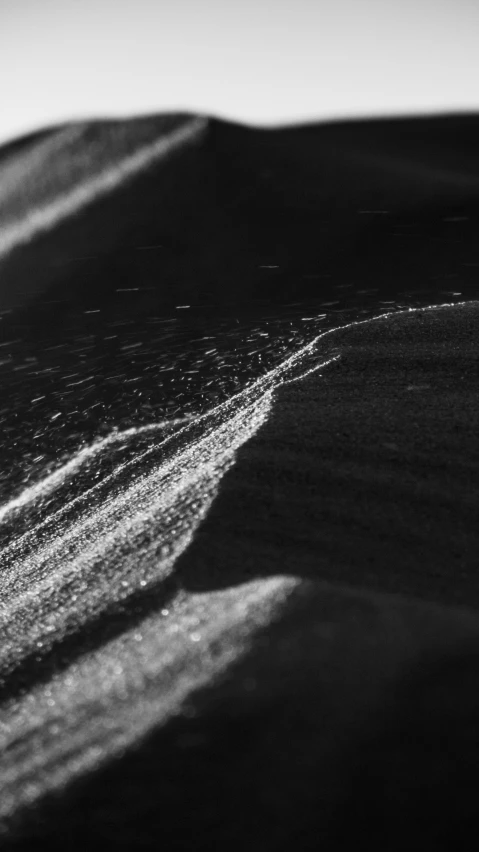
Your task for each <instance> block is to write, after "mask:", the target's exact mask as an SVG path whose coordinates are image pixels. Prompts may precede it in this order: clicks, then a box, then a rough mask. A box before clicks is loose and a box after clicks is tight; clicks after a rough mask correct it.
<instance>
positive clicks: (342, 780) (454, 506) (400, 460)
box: [4, 303, 479, 850]
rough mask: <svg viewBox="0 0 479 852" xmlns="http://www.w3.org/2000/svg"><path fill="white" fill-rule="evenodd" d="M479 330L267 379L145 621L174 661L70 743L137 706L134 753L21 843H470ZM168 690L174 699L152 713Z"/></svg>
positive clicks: (404, 317)
mask: <svg viewBox="0 0 479 852" xmlns="http://www.w3.org/2000/svg"><path fill="white" fill-rule="evenodd" d="M478 321H479V306H478V305H477V303H475V304H469V305H465V306H459V307H441V308H437V309H431V310H429V309H428V310H424V311H421V312H408V313H405V314H401V315H395V316H391V317H383V318H381V319H378V320H375V321H372V322H368V323H366V324H362V325H361V324H358V325H355V326H350V327H348V328H347V329H340V330H337V331H334V332H332V333H328V334H326V335H324V336H322V337H321V338H320V339H319V340H318V343H317V347H316V351H315V352H313V353H311V352H309V353H308V357H307V359H305V363H304V365H303V368H304V370H305V371H306V370H307V369H308V368H310V367H311V365H312V364H313V362H314V360H315V359H316V358H319V359H320V361H321V362H325V361H330V359H331V358H333V357H334V358H336V360H334V361H332V362H330V363H328V365H327V366H326V367H324V368H323V369H322V370H320V371H319V372H313V373H311V374H310V375H308V376H306V377H305V378H303V379H300V380H297V381H293V382H291V381H290V380H286V379H285V380H284V381H283V382H282V383H280V384H279V386H278V387H277V388H276V390H274V393H273V396H272V399H271V407H270V410H269V414H268V416H267V417H266V418H264V419H263V421H262V423H261V425H260V426H259V428H258V429H257V431H256V432H255V433H254V434H253V435H252V436H251V437H249V438H248V440H246V442H244V443H242V444H241V442H238V444H239V447H238V449H237V451H236V458H235V463H234V464H233V465H232V466H229V467H228V468H227V470H226V472H225V473H224V475H223V477H222V479H221V481H220V483H219V486H218V491H217V493H216V496H215V498H214V500H213V502H212V505H211V507H210V508H209V511H208V512H207V514H206V517H205V518H204V519H203V521H202V523H201V525H200V526H199V528H198V529H197V530H196V532H195V535H194V537H193V540H192V542H191V543H190V544H189V546H188V547H187V548H186V549H185V550H184V551H183V553H182V554H181V555H180V556H179V558H178V560H177V561H176V563H175V566H174V574H175V582H176V583H177V594H178V595H179V597H178V599H177V600H178V601H180V603H178V604H177V605H176V606H172V607H171V610H170V611H168V610H166V612H167V614H168V613H169V615H168V618H165V619H164V620H163V621H164V624H165V625H166V627H165V626H163V627H160V626H159V622H157V621H155V618H154V615H153V616H151V614H150V616H149V621H148V619H145V621H142V618H141V614H140V615H139V616H138V618H137V622H138V626H137V628H135V629H137V630H138V633H139V635H140V636H141V633H142V630H144V637H146V638H144V641H145V643H146V644H147V645H148V647H150V648H153V649H154V648H155V647H156V646H155V645H154V642H159V643H160V644H158V649H159V650H158V654H160V651H161V654H165V647H167V646H168V642H169V643H170V656H169V657H168V656H167V655H166V656H165V657H164V660H165V663H164V665H163V664H162V659H163V658H162V657H161V656H159V657H158V665H157V666H156V668H154V666H153V663H152V657H151V653H150V657H149V658H148V659H149V662H148V665H149V666H150V670H149V671H150V680H149V681H148V688H147V687H146V685H145V684H146V681H144V682H143V686H142V685H141V684H142V681H141V677H140V675H141V672H142V669H141V666H142V665H144V663H143V662H142V659H143V658H142V656H141V653H139V654H138V657H137V658H135V659H137V663H135V665H137V667H138V671H137V675H136V678H137V679H136V681H135V688H134V689H133V687H132V688H131V689H130V691H128V689H129V687H128V688H127V687H125V694H124V696H123V698H122V699H121V701H120V700H119V698H118V695H117V696H116V698H115V700H113V698H112V695H111V694H110V693H108V692H107V691H105V698H104V706H103V708H102V709H101V712H100V711H99V710H98V707H97V704H95V706H93V704H92V705H91V707H90V710H89V709H88V708H89V705H88V700H87V701H86V704H85V706H84V708H83V713H84V714H86V715H83V716H82V717H81V719H82V722H81V723H82V726H83V728H85V727H86V726H87V724H88V722H87V719H88V713H89V712H91V714H92V719H93V720H94V724H95V725H98V724H99V722H98V719H100V717H101V719H102V720H103V721H102V724H103V725H104V724H105V722H104V720H105V719H106V718H110V728H111V730H112V731H113V729H114V728H115V724H116V722H117V720H118V718H119V717H120V716H122V718H123V720H124V721H123V724H124V725H126V726H127V725H128V718H130V719H131V720H132V721H131V725H132V726H134V725H135V724H137V721H138V719H137V715H135V713H137V707H138V705H139V704H141V702H142V701H143V702H146V704H148V707H149V711H148V712H149V713H150V716H149V717H148V724H145V725H144V726H143V728H141V726H140V727H138V735H137V743H136V746H135V747H134V748H132V747H131V743H130V744H129V747H128V750H126V751H125V753H124V754H123V756H122V754H121V749H120V750H119V751H117V754H116V757H115V758H114V759H112V760H110V761H109V762H108V763H107V764H106V765H105V766H104V768H101V767H100V768H97V771H96V772H95V773H94V774H93V775H88V773H87V775H86V777H85V778H83V779H82V778H81V777H80V778H79V780H77V781H75V783H72V784H71V785H70V788H69V792H68V784H67V785H66V786H67V793H65V792H64V793H63V795H62V796H60V797H59V798H58V801H57V800H56V798H55V796H53V797H50V799H49V798H48V796H47V798H43V799H42V807H41V808H40V810H39V811H38V814H37V815H36V816H35V815H32V816H31V817H29V818H28V819H27V818H26V817H25V814H23V816H22V819H23V823H22V824H23V831H24V833H25V836H24V838H23V841H21V842H20V841H19V843H18V845H16V846H15V848H37V846H36V844H37V843H38V839H39V837H40V835H42V836H43V835H44V836H45V838H46V841H47V842H48V844H49V847H50V848H51V849H60V848H62V849H65V848H68V849H80V848H84V847H85V845H86V844H88V843H93V842H96V843H98V842H100V843H103V844H105V843H110V844H111V843H113V844H114V845H115V846H117V847H120V848H125V849H126V848H128V849H132V848H139V849H142V848H144V849H150V848H153V847H154V848H157V847H158V846H159V845H162V846H163V848H165V849H175V850H176V849H178V850H179V849H181V850H183V849H202V850H203V849H204V850H209V849H214V848H228V849H238V850H240V849H246V848H248V849H254V850H270V849H271V850H282V849H290V848H291V847H292V846H296V847H297V848H300V849H307V850H309V849H311V850H313V849H316V848H320V847H321V848H323V849H324V848H327V849H338V850H339V849H343V848H347V847H348V846H349V845H350V844H351V843H353V842H354V843H355V842H357V835H358V831H359V830H366V831H367V832H368V846H369V848H374V849H377V850H379V849H381V850H383V849H391V850H393V849H400V848H401V849H404V848H405V847H406V846H407V847H408V848H419V847H420V848H422V849H424V848H429V849H438V848H452V846H450V844H453V847H454V848H457V849H462V848H466V845H465V844H466V839H467V838H466V833H465V832H466V828H467V826H468V820H470V821H472V820H473V819H475V811H476V805H475V795H476V793H477V787H478V781H477V778H476V771H477V765H478V764H477V758H478V757H479V755H478V744H479V730H478V718H479V707H478V701H479V699H478V695H479V662H478V660H479V617H478V616H477V614H476V611H477V606H478V603H479V600H478V591H477V589H478V584H477V576H476V571H477V554H478V552H479V546H478V545H479V531H478V524H477V515H478V511H477V509H478V494H477V481H478V476H477V474H478V463H479V454H478V442H477V434H478V426H479V424H478V419H479V393H478V346H477V328H478ZM273 578H274V579H273ZM244 584H247V585H244ZM181 601H182V603H181ZM162 606H165V604H164V602H163V604H162ZM134 617H136V616H134V613H132V619H133V618H134ZM195 617H196V618H197V620H196V622H195V623H196V625H197V627H196V629H197V631H198V636H199V639H198V640H196V639H194V640H193V643H194V645H195V646H196V650H195V652H194V653H193V652H192V651H191V649H190V646H191V636H192V633H191V631H192V629H193V628H192V627H191V624H192V620H194V618H195ZM147 621H148V623H146V622H147ZM185 625H186V626H185ZM198 625H200V627H198ZM175 626H176V630H175ZM161 630H163V631H164V637H165V639H164V640H162V641H163V645H161V642H160V639H161V636H162V635H163V634H161ZM168 631H170V632H169V633H168ZM202 631H204V635H205V637H206V638H205V642H206V645H205V646H203V645H202V640H201V634H202ZM126 632H127V631H126V630H125V633H126ZM168 636H170V637H171V638H170V639H168ZM154 637H156V638H154ZM158 637H159V638H158ZM173 637H174V638H173ZM115 641H117V646H115V647H117V653H118V655H119V656H118V658H117V659H118V664H119V665H121V664H122V658H121V653H122V647H123V646H122V645H121V642H122V638H121V635H120V636H119V638H118V639H117V640H115ZM165 642H166V643H167V644H166V645H165ZM140 644H141V642H140ZM125 648H126V650H124V653H125V654H126V655H128V654H130V651H129V650H128V648H127V647H126V646H125ZM205 648H206V650H207V653H206V652H205ZM102 652H103V651H102V649H101V648H100V649H97V651H96V653H97V655H98V654H101V653H102ZM110 659H111V657H110ZM123 662H124V661H123ZM100 663H101V660H100ZM133 663H134V660H133V659H132V658H130V666H133ZM89 665H90V666H94V665H95V663H94V654H93V653H89V654H88V655H87V656H86V657H84V658H83V660H82V661H80V662H79V663H74V664H72V666H71V677H72V678H73V680H75V678H77V689H79V688H80V687H78V684H80V685H81V677H84V678H86V680H85V682H86V683H88V671H89V669H88V666H89ZM75 666H76V668H75ZM81 666H83V668H84V673H83V675H82V671H83V670H82V669H81ZM165 667H166V668H165ZM65 671H66V675H65V676H68V672H69V669H68V665H67V667H66V669H65ZM92 671H93V669H92ZM101 671H102V668H101V665H100V668H99V670H98V672H99V675H100V674H101ZM165 672H166V674H165ZM143 673H144V672H143ZM99 675H98V676H99ZM162 677H163V680H161V678H162ZM165 678H166V679H165ZM175 678H176V679H177V683H179V684H180V686H181V687H182V688H183V695H182V701H181V702H180V703H179V704H178V703H177V704H176V705H175V704H174V702H173V704H172V705H171V708H170V711H169V712H168V713H167V712H165V709H164V706H163V707H162V700H163V705H164V704H165V702H166V703H167V701H168V700H170V699H171V696H172V689H171V683H174V682H175ZM155 679H156V680H155ZM58 683H59V684H60V686H61V682H60V681H59V682H58ZM125 683H126V681H125ZM157 683H160V685H161V688H158V689H159V691H158V689H157V687H156V686H155V684H157ZM53 686H54V685H53ZM60 686H59V685H58V684H57V686H56V688H57V690H58V689H60ZM47 687H48V684H47ZM70 687H71V688H72V689H73V687H72V686H71V684H70ZM70 687H69V688H70ZM155 689H157V691H156V692H155ZM135 690H136V691H135ZM162 690H163V692H162ZM180 691H181V690H180ZM52 694H54V693H52ZM32 695H33V697H34V698H35V695H37V696H38V695H39V693H38V692H37V693H35V690H33V692H32ZM162 695H163V696H164V698H163V699H162ZM27 698H28V696H27ZM87 698H88V696H87ZM22 700H24V699H22V698H19V699H16V701H18V702H19V703H18V705H17V711H18V713H20V710H19V709H18V708H19V707H20V703H21V701H22ZM35 700H39V699H38V697H37V699H35ZM52 700H55V699H52ZM65 700H66V699H65ZM96 700H97V703H98V697H97V699H96ZM155 701H156V704H155ZM170 703H171V702H170ZM100 704H101V702H100ZM120 705H121V706H120ZM65 706H66V707H67V704H65ZM145 706H146V705H145ZM135 708H136V709H135ZM17 711H16V712H17ZM12 713H13V710H12ZM155 714H156V716H155ZM12 718H13V716H12ZM18 718H20V717H18ZM45 718H46V717H45ZM155 718H156V720H157V722H156V724H155ZM6 721H7V722H8V718H7V720H6ZM18 724H20V723H18ZM19 730H20V728H19ZM59 730H60V731H61V728H60V729H59ZM105 730H106V729H105V728H104V727H103V728H101V727H98V731H99V736H100V740H99V746H98V743H97V746H98V747H99V748H100V750H101V737H102V736H103V737H104V738H106V734H105ZM67 734H68V731H67V729H65V736H67ZM35 736H38V735H37V734H35ZM42 736H43V737H44V739H45V742H48V741H49V740H51V739H52V737H53V738H54V736H55V732H53V733H52V732H51V731H50V730H47V728H46V727H44V729H43V734H42ZM57 736H58V734H57ZM31 741H32V743H33V744H35V742H36V743H37V745H38V740H35V738H34V737H33V735H32V740H31ZM14 748H18V745H15V746H14ZM25 748H26V749H28V745H27V746H26V747H25ZM398 755H400V757H398ZM62 759H63V758H62ZM60 763H61V761H60ZM7 765H8V764H7ZM12 765H14V764H12ZM58 765H60V764H58ZM57 770H58V766H56V769H55V771H57ZM42 771H44V772H45V771H48V766H47V768H46V770H45V766H44V767H43V770H42ZM52 771H53V770H52ZM80 774H81V773H80ZM17 781H18V779H17ZM64 781H65V779H64ZM14 782H15V779H13V781H12V782H11V788H10V789H11V790H13V793H12V795H13V796H15V789H16V788H15V785H14ZM29 783H30V784H32V783H33V785H34V784H35V777H34V776H33V777H30V780H29ZM37 783H39V784H40V786H41V784H42V783H43V781H42V778H41V772H40V771H39V781H37ZM12 785H13V786H12ZM20 786H21V785H20ZM47 787H48V785H47ZM16 795H20V794H18V792H17V794H16ZM34 799H35V796H34V795H33V796H32V797H31V800H32V801H33V800H34ZM418 803H420V807H419V805H418ZM381 815H382V816H381ZM431 817H432V820H433V824H434V830H432V828H431ZM413 826H414V839H413V840H411V832H412V830H413ZM469 827H470V825H469ZM461 832H463V834H461ZM45 838H44V839H45ZM416 841H417V847H416V846H415V845H414V843H416ZM441 844H442V845H441ZM448 844H449V845H448ZM4 848H10V847H9V841H7V843H6V845H5V846H4Z"/></svg>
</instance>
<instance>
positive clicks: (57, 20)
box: [0, 0, 479, 143]
mask: <svg viewBox="0 0 479 852" xmlns="http://www.w3.org/2000/svg"><path fill="white" fill-rule="evenodd" d="M0 80H1V81H2V84H1V91H2V98H1V109H0V143H1V142H3V141H6V140H8V139H11V138H14V137H15V136H17V135H20V134H22V133H25V132H29V131H30V130H35V129H39V128H41V127H44V126H47V125H49V124H52V123H58V122H64V121H68V120H70V119H85V118H101V117H123V116H128V115H141V114H149V113H154V112H162V111H188V112H201V113H207V114H210V115H216V116H218V117H223V118H229V119H233V120H237V121H242V122H245V123H248V124H257V125H258V124H263V125H273V124H288V123H295V122H298V121H309V120H321V119H329V118H344V117H361V116H362V117H367V116H380V115H399V114H416V113H424V112H427V113H433V112H450V111H464V110H466V111H468V110H477V109H479V0H156V2H154V0H0Z"/></svg>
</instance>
